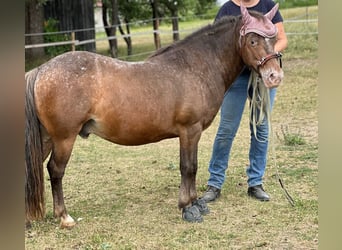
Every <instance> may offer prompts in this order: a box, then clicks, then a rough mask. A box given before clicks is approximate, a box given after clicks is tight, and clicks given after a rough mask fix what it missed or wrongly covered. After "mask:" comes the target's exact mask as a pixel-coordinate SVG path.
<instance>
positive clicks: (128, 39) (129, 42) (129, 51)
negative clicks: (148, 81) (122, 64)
mask: <svg viewBox="0 0 342 250" xmlns="http://www.w3.org/2000/svg"><path fill="white" fill-rule="evenodd" d="M124 21H125V26H126V32H127V36H125V32H124V30H123V29H122V26H121V23H120V20H119V24H120V25H119V30H120V33H121V35H123V36H124V40H125V42H126V44H127V55H128V56H130V55H132V39H131V36H130V35H131V31H130V27H129V21H128V20H127V19H126V18H124Z"/></svg>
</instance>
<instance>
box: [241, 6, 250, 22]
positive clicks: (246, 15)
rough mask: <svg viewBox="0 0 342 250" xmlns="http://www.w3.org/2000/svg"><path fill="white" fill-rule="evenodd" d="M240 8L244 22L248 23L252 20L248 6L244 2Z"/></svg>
mask: <svg viewBox="0 0 342 250" xmlns="http://www.w3.org/2000/svg"><path fill="white" fill-rule="evenodd" d="M240 10H241V15H242V23H243V24H248V23H249V22H250V21H251V15H250V14H249V12H248V10H247V8H246V7H245V6H244V5H243V4H242V3H240Z"/></svg>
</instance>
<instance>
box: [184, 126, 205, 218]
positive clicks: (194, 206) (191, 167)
mask: <svg viewBox="0 0 342 250" xmlns="http://www.w3.org/2000/svg"><path fill="white" fill-rule="evenodd" d="M201 132H202V130H201V129H196V128H191V129H186V130H184V131H183V133H182V134H181V136H180V137H179V140H180V172H181V185H180V189H179V201H178V207H179V208H181V209H182V216H183V219H184V220H186V221H189V222H202V221H203V218H202V214H206V213H207V211H205V212H204V210H203V209H202V208H203V207H206V204H205V203H204V204H202V205H203V206H202V205H200V204H199V203H198V202H197V201H196V199H197V192H196V174H197V151H198V142H199V139H200V137H201ZM204 209H206V210H207V208H204Z"/></svg>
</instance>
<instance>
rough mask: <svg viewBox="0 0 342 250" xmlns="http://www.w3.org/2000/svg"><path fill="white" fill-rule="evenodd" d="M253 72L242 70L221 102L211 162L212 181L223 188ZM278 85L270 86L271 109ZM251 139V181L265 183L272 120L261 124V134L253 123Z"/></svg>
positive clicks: (248, 171)
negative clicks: (219, 118) (275, 86)
mask: <svg viewBox="0 0 342 250" xmlns="http://www.w3.org/2000/svg"><path fill="white" fill-rule="evenodd" d="M248 80H249V74H245V73H243V74H241V75H240V76H239V77H238V78H237V79H236V80H235V82H234V83H233V84H232V86H231V87H230V89H229V90H228V91H227V92H226V93H225V96H224V99H223V103H222V106H221V120H220V124H219V127H218V131H217V134H216V137H215V141H214V145H213V152H212V156H211V160H210V163H209V168H208V170H209V173H210V176H209V180H208V185H210V186H213V187H216V188H219V189H221V188H222V185H223V183H224V181H225V179H226V170H227V168H228V160H229V153H230V150H231V147H232V143H233V140H234V138H235V135H236V132H237V130H238V128H239V125H240V121H241V117H242V113H243V110H244V107H245V103H246V100H247V86H248ZM275 94H276V88H273V89H270V101H271V109H272V107H273V103H274V97H275ZM250 131H251V142H250V149H249V166H248V167H247V170H246V173H247V177H248V180H247V183H248V186H249V187H253V186H256V185H259V184H262V178H263V175H264V173H265V168H266V159H267V149H268V123H267V119H264V121H263V123H262V124H260V125H259V126H257V138H258V140H257V139H256V138H255V136H254V133H253V127H252V126H251V125H250Z"/></svg>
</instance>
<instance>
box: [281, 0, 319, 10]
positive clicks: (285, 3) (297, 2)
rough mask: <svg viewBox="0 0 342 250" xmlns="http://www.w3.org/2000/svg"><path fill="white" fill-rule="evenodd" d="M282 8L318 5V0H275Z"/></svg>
mask: <svg viewBox="0 0 342 250" xmlns="http://www.w3.org/2000/svg"><path fill="white" fill-rule="evenodd" d="M275 2H277V3H279V6H280V8H284V9H286V8H293V7H304V6H313V5H318V0H275Z"/></svg>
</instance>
